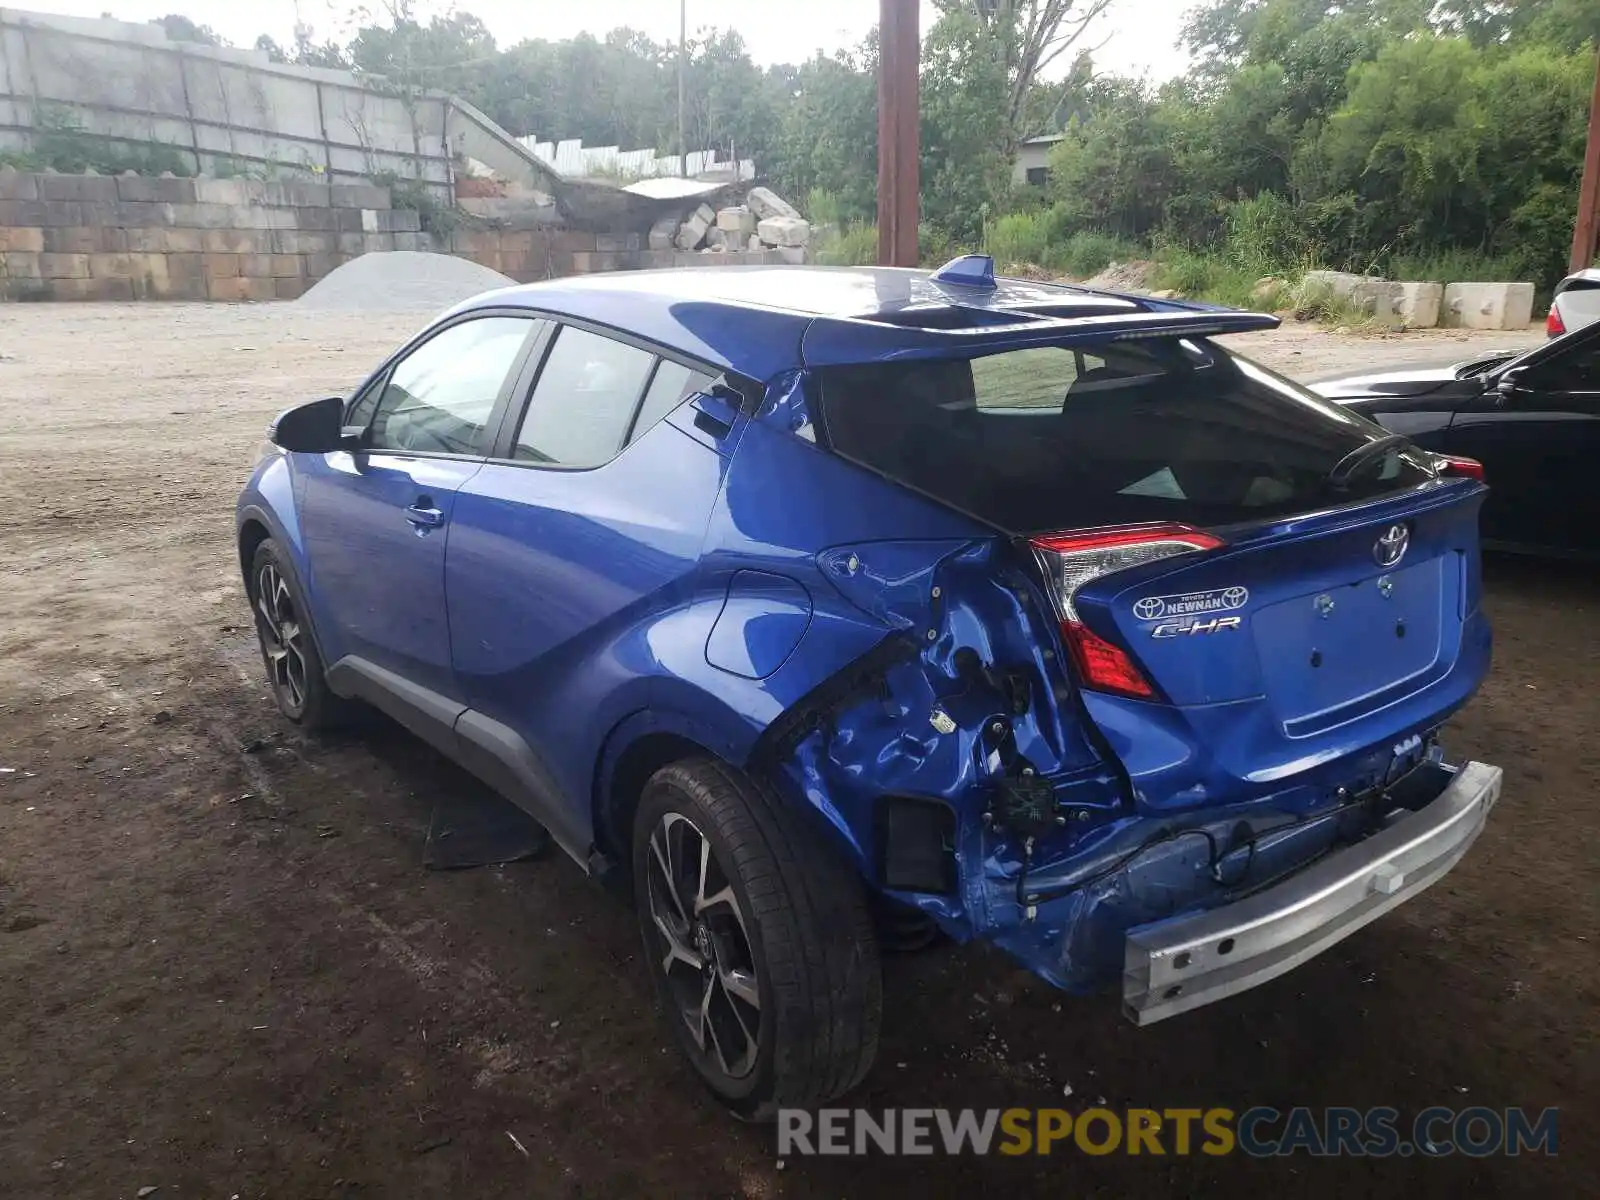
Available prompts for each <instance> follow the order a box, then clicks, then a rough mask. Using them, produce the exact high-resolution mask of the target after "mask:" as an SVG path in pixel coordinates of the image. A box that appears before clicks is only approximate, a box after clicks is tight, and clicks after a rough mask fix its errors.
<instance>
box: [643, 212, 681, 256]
mask: <svg viewBox="0 0 1600 1200" xmlns="http://www.w3.org/2000/svg"><path fill="white" fill-rule="evenodd" d="M677 236H678V218H677V217H675V216H672V217H662V218H661V219H660V220H659V221H657V222H656V223H655V224H654V225H652V226H650V249H652V250H671V249H672V243H673V239H675V238H676V237H677Z"/></svg>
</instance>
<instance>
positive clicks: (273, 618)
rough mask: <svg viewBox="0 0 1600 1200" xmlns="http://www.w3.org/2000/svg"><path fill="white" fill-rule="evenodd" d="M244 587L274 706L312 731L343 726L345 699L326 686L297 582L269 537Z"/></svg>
mask: <svg viewBox="0 0 1600 1200" xmlns="http://www.w3.org/2000/svg"><path fill="white" fill-rule="evenodd" d="M246 591H247V593H248V595H249V600H250V608H251V611H252V612H253V613H254V614H255V620H256V638H257V640H258V641H259V642H260V644H261V661H262V663H263V664H264V665H265V666H266V668H267V685H268V686H269V687H270V688H271V689H272V698H273V700H274V701H275V702H276V703H277V705H278V711H279V712H281V713H282V714H283V715H284V716H286V717H288V718H289V720H291V721H293V722H294V723H295V724H296V725H299V726H300V727H301V728H302V729H305V730H307V731H308V732H312V733H317V732H321V731H324V730H328V729H334V728H337V727H338V726H340V725H342V724H343V723H344V722H345V720H346V719H347V717H348V715H349V702H348V701H346V700H343V699H341V698H340V697H338V696H336V695H334V694H333V692H332V691H330V690H329V689H328V680H327V676H326V674H325V672H324V669H323V664H322V656H321V654H319V653H318V652H317V642H316V638H314V637H313V636H312V633H311V621H310V617H309V616H308V615H307V612H306V605H305V598H304V597H303V596H302V595H301V592H300V584H299V581H298V580H297V579H296V578H295V576H294V570H293V568H292V567H290V566H289V564H288V562H287V560H286V559H285V557H284V555H283V552H282V551H281V550H279V549H278V545H277V543H276V542H274V541H273V540H272V539H271V538H267V539H265V540H264V541H263V542H262V543H261V544H260V545H259V546H257V547H256V552H255V555H254V556H253V557H252V558H251V560H250V575H249V578H248V581H247V587H246Z"/></svg>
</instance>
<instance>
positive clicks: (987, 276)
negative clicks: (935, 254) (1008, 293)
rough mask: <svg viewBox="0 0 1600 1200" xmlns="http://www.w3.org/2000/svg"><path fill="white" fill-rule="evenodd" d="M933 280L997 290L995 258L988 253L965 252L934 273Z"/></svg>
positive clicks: (941, 282) (947, 283)
mask: <svg viewBox="0 0 1600 1200" xmlns="http://www.w3.org/2000/svg"><path fill="white" fill-rule="evenodd" d="M933 282H935V283H940V284H944V285H946V286H947V287H966V288H982V289H983V290H984V291H986V292H992V291H994V290H995V282H994V259H992V258H990V257H989V256H988V255H987V254H963V255H962V256H961V257H960V258H952V259H951V260H950V261H949V262H947V263H945V265H944V266H942V267H940V268H939V269H938V270H937V271H935V272H934V273H933Z"/></svg>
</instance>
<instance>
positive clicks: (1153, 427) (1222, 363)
mask: <svg viewBox="0 0 1600 1200" xmlns="http://www.w3.org/2000/svg"><path fill="white" fill-rule="evenodd" d="M819 374H820V379H821V393H822V407H823V418H824V421H823V423H824V427H825V432H826V435H827V439H828V442H829V444H830V445H831V446H832V448H833V449H834V450H835V451H837V452H838V453H841V454H843V455H845V456H846V457H848V458H852V459H855V460H856V461H858V462H860V463H862V464H863V465H865V466H867V467H870V468H872V469H874V470H876V471H879V472H881V473H882V474H885V475H888V476H889V477H891V478H893V479H896V480H898V481H900V482H902V483H905V484H908V485H909V486H911V487H914V488H917V489H918V490H920V491H922V492H925V493H927V494H929V495H931V496H934V497H935V498H937V499H940V500H943V501H945V502H946V503H948V504H951V505H953V506H954V507H956V508H959V509H961V510H963V511H965V512H968V513H970V514H972V515H974V516H976V517H979V518H981V519H983V520H985V521H988V522H990V523H991V524H994V525H998V526H1000V527H1001V528H1004V529H1007V530H1011V531H1014V532H1018V533H1031V532H1038V531H1044V530H1059V529H1074V528H1085V527H1091V526H1100V525H1121V524H1131V523H1137V522H1143V521H1181V522H1185V523H1188V524H1194V525H1226V524H1233V523H1237V522H1245V521H1251V520H1262V519H1268V518H1272V517H1278V516H1283V515H1286V514H1289V513H1295V512H1304V511H1308V510H1310V509H1314V508H1320V507H1328V506H1332V505H1336V504H1346V503H1350V502H1352V501H1355V500H1360V499H1369V498H1372V497H1375V496H1379V495H1384V494H1387V493H1389V492H1393V491H1398V490H1401V489H1404V488H1407V487H1410V486H1413V485H1415V484H1418V483H1421V482H1423V481H1424V480H1426V479H1428V478H1430V477H1431V474H1432V472H1431V469H1430V468H1429V467H1428V465H1427V464H1426V462H1425V460H1424V459H1423V457H1422V456H1421V454H1420V452H1419V451H1416V450H1415V449H1413V448H1410V447H1407V446H1403V445H1402V446H1398V447H1394V448H1391V449H1389V450H1387V451H1385V452H1382V453H1379V454H1377V455H1375V456H1374V457H1373V458H1372V459H1371V460H1369V461H1367V462H1365V463H1363V464H1362V465H1361V466H1360V468H1359V469H1358V470H1357V471H1355V472H1354V474H1353V475H1352V477H1351V478H1350V479H1349V480H1348V482H1347V483H1346V485H1345V486H1344V487H1343V488H1335V487H1333V486H1332V485H1331V484H1330V483H1329V475H1330V473H1331V472H1332V471H1333V468H1334V467H1335V466H1336V465H1338V464H1339V463H1340V462H1341V460H1344V459H1345V458H1346V456H1347V455H1349V454H1350V453H1351V452H1352V451H1353V450H1356V449H1357V448H1359V447H1361V446H1364V445H1366V444H1367V443H1370V442H1372V441H1373V440H1375V439H1376V438H1380V437H1383V436H1385V431H1384V430H1382V429H1381V428H1379V427H1378V426H1376V425H1374V424H1372V423H1371V422H1369V421H1367V420H1366V419H1365V418H1363V417H1359V416H1357V415H1355V414H1354V413H1352V412H1350V411H1349V410H1347V409H1344V408H1341V407H1339V406H1338V405H1336V404H1334V403H1332V402H1331V401H1327V400H1323V399H1321V398H1320V397H1317V396H1314V395H1312V394H1311V393H1309V392H1307V391H1305V390H1304V389H1302V388H1300V387H1298V386H1296V385H1295V384H1293V383H1290V382H1289V381H1288V380H1286V379H1283V378H1281V377H1279V376H1277V375H1274V374H1273V373H1272V372H1270V371H1267V370H1265V369H1264V368H1262V367H1259V366H1257V365H1256V364H1254V363H1252V362H1249V361H1248V360H1246V359H1241V358H1237V357H1235V356H1233V355H1230V354H1229V353H1227V352H1226V351H1224V350H1223V349H1221V348H1220V347H1218V346H1216V345H1213V344H1211V343H1208V342H1205V341H1201V340H1190V339H1175V338H1162V339H1152V340H1145V341H1139V342H1106V343H1095V344H1091V345H1086V346H1077V347H1061V346H1044V347H1034V348H1028V349H1018V350H1009V351H1004V352H1002V353H998V354H991V355H984V356H980V357H974V358H948V359H919V360H913V361H909V362H900V363H872V364H866V365H861V366H848V367H834V368H829V369H826V370H823V371H822V372H820V373H819Z"/></svg>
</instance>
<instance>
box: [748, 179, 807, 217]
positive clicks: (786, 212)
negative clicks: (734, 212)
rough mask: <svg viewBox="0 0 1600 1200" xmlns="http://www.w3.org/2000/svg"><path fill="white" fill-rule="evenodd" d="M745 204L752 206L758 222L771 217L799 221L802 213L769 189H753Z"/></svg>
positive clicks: (751, 208) (751, 209)
mask: <svg viewBox="0 0 1600 1200" xmlns="http://www.w3.org/2000/svg"><path fill="white" fill-rule="evenodd" d="M745 203H746V204H748V205H749V206H750V211H751V212H753V213H755V215H756V217H757V219H758V220H762V221H765V220H767V219H768V218H769V217H791V218H795V219H798V218H799V216H800V211H799V210H798V209H797V208H795V207H794V205H792V204H790V203H789V202H788V201H787V200H785V199H784V198H783V197H782V196H779V195H778V194H777V193H776V192H774V191H772V190H771V189H769V188H764V187H758V188H751V189H750V194H749V195H748V196H747V197H745Z"/></svg>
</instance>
